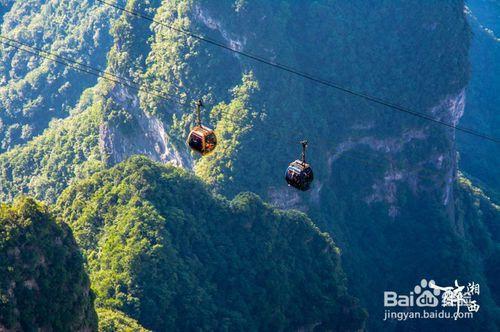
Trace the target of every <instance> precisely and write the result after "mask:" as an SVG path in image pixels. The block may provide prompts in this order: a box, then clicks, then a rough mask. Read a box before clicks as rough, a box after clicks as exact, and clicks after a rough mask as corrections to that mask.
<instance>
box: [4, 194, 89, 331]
mask: <svg viewBox="0 0 500 332" xmlns="http://www.w3.org/2000/svg"><path fill="white" fill-rule="evenodd" d="M0 262H1V264H0V330H2V331H35V330H36V331H95V330H96V329H97V316H96V313H95V311H94V306H93V302H94V296H93V294H92V292H91V291H90V283H89V279H88V276H87V274H86V272H85V270H84V268H83V259H82V256H81V254H80V251H79V249H78V246H77V244H76V243H75V240H74V238H73V236H72V233H71V231H70V230H69V228H68V226H67V225H66V224H63V223H60V222H56V221H55V220H54V218H53V217H52V215H51V214H50V213H49V212H48V211H47V207H45V206H42V205H39V204H37V203H36V202H34V201H33V200H30V199H26V198H20V199H18V200H16V201H15V203H14V204H13V205H5V204H3V205H2V206H1V207H0Z"/></svg>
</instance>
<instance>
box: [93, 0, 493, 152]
mask: <svg viewBox="0 0 500 332" xmlns="http://www.w3.org/2000/svg"><path fill="white" fill-rule="evenodd" d="M96 1H97V2H100V3H102V4H104V5H107V6H110V7H112V8H115V9H118V10H120V11H123V12H125V13H127V14H129V15H132V16H135V17H138V18H142V19H145V20H147V21H149V22H152V23H155V24H158V25H161V26H164V27H166V28H169V29H171V30H173V31H176V32H179V33H182V34H185V35H187V36H190V37H192V38H195V39H197V40H200V41H203V42H206V43H208V44H211V45H214V46H217V47H220V48H223V49H225V50H227V51H230V52H233V53H236V54H239V55H241V56H244V57H246V58H249V59H251V60H254V61H257V62H260V63H263V64H266V65H269V66H272V67H275V68H278V69H280V70H284V71H286V72H288V73H291V74H293V75H296V76H300V77H302V78H305V79H307V80H310V81H313V82H316V83H318V84H322V85H324V86H328V87H331V88H334V89H337V90H340V91H342V92H345V93H347V94H350V95H353V96H356V97H359V98H362V99H365V100H368V101H370V102H373V103H376V104H379V105H383V106H386V107H387V108H388V109H391V110H393V111H395V112H400V113H406V114H409V115H411V116H414V117H417V118H420V119H423V120H427V121H430V122H433V123H435V124H439V125H443V126H446V127H448V128H451V129H454V130H457V131H461V132H464V133H467V134H470V135H473V136H476V137H479V138H482V139H485V140H488V141H491V142H493V143H496V144H500V139H499V138H496V137H492V136H489V135H487V134H484V133H481V132H479V131H476V130H473V129H470V128H467V127H462V126H457V125H454V124H452V123H449V122H446V121H443V120H440V119H436V118H434V117H432V116H429V115H427V114H425V113H422V112H418V111H414V110H411V109H408V108H406V107H403V106H401V105H398V104H396V103H392V102H390V101H387V100H384V99H382V98H378V97H374V96H371V95H368V94H366V93H363V92H358V91H355V90H353V89H351V88H347V87H344V86H342V85H340V84H338V83H335V82H332V81H328V80H324V79H322V78H318V77H315V76H313V75H311V74H309V73H307V72H303V71H300V70H298V69H295V68H293V67H290V66H287V65H284V64H281V63H279V62H275V61H272V60H269V59H266V58H264V57H262V56H259V55H255V54H252V53H247V52H243V51H240V50H237V49H236V48H234V47H231V46H227V45H226V44H225V43H223V42H220V41H217V40H215V39H212V38H209V37H204V36H201V35H198V34H195V33H193V32H191V31H189V30H187V29H183V28H176V27H174V26H172V25H169V24H166V23H164V22H161V21H158V20H156V19H154V18H153V17H150V16H147V15H145V14H141V13H139V12H136V11H133V10H130V9H127V8H125V7H121V6H119V5H115V4H113V3H110V2H107V1H104V0H96Z"/></svg>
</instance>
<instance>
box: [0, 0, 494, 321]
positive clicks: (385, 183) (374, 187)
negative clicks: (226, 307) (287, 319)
mask: <svg viewBox="0 0 500 332" xmlns="http://www.w3.org/2000/svg"><path fill="white" fill-rule="evenodd" d="M39 2H40V3H52V4H53V5H55V4H56V3H58V1H39ZM66 2H67V3H72V2H73V1H66ZM16 3H17V2H16ZM19 3H21V2H19ZM118 3H119V4H120V5H125V1H120V2H118ZM126 5H127V6H128V8H130V9H133V10H137V11H140V12H144V13H148V15H152V16H154V17H155V19H157V20H160V21H163V22H167V23H169V24H173V25H174V26H176V27H182V28H185V29H189V30H191V31H194V32H196V33H200V34H202V35H207V36H210V37H213V38H216V39H220V40H223V41H224V42H226V43H227V44H228V45H231V46H232V47H236V48H238V49H241V50H244V51H246V50H248V51H256V52H257V51H258V52H259V54H261V55H263V56H265V57H268V58H270V59H274V60H277V61H279V62H283V63H286V64H289V65H292V66H296V67H299V68H301V69H303V70H305V71H308V72H311V73H313V74H315V75H317V76H320V77H324V78H326V79H332V80H334V81H336V82H340V83H342V84H345V85H348V86H350V87H352V88H355V89H357V90H360V91H366V92H373V93H374V94H376V95H377V96H379V97H382V98H387V99H389V100H394V101H397V102H398V103H400V104H402V105H405V106H408V107H411V108H412V109H416V110H418V111H421V112H425V113H426V114H429V115H431V116H433V117H436V118H438V119H440V120H443V121H446V122H450V123H454V124H456V123H458V121H459V120H460V117H461V116H462V114H463V111H464V105H465V97H466V92H465V91H466V90H465V87H466V85H467V81H468V73H469V70H468V69H469V67H468V52H469V49H468V46H469V40H470V37H471V35H470V30H469V27H468V25H467V22H466V19H465V15H464V12H463V5H464V4H463V2H462V1H458V0H456V1H455V0H453V1H451V0H450V1H439V2H438V1H436V2H432V1H431V2H421V1H407V2H398V1H380V2H377V5H376V6H372V5H371V4H369V3H367V2H366V1H361V0H359V1H349V2H337V1H329V0H322V1H315V2H308V1H284V0H283V1H273V2H269V1H263V0H262V1H259V0H254V1H217V2H215V1H206V0H205V1H204V0H199V1H182V0H177V1H168V2H167V1H159V0H157V1H151V2H147V3H146V2H138V1H127V2H126ZM28 7H29V6H28ZM28 7H26V8H28ZM34 8H35V7H34ZM89 8H90V7H89ZM105 12H106V13H107V14H106V15H108V16H107V21H106V24H108V23H109V24H110V25H111V29H110V30H109V35H110V38H112V41H110V45H109V52H108V54H107V70H109V71H111V72H113V73H116V74H118V75H120V76H124V77H129V78H134V79H136V80H138V81H141V82H142V84H143V87H145V88H146V89H147V90H150V91H152V90H153V89H155V90H156V89H159V90H161V91H165V92H166V93H169V94H172V95H174V96H176V98H175V99H176V100H175V103H174V102H172V103H169V102H167V101H165V100H163V99H161V98H155V97H154V96H151V95H148V94H147V93H144V92H143V93H138V92H137V91H135V90H134V89H130V88H125V87H123V86H121V85H119V84H111V83H108V82H105V81H103V80H100V81H99V82H98V83H97V85H96V87H94V88H91V89H89V90H87V91H86V92H85V93H84V94H83V96H82V97H81V98H80V101H79V103H78V105H77V107H76V109H75V110H74V111H73V112H71V113H72V114H73V115H72V116H71V117H69V118H67V119H64V120H60V121H56V122H54V123H53V124H52V125H51V127H50V128H49V129H47V130H46V131H45V133H44V134H43V135H41V136H40V137H37V138H36V139H34V140H31V141H30V142H28V143H27V144H26V145H23V146H21V147H18V148H14V149H12V150H11V151H9V152H7V153H5V154H3V155H2V156H0V173H1V176H0V187H1V188H0V189H1V195H2V198H3V199H7V200H11V199H13V198H14V197H15V196H16V195H18V194H20V193H29V194H30V195H34V196H36V197H37V198H39V199H43V200H46V201H49V202H54V201H55V200H56V199H57V197H58V196H59V195H60V194H61V192H62V191H63V190H64V189H65V188H66V187H67V186H68V185H69V184H71V183H73V182H74V181H75V180H76V179H83V178H86V177H87V176H89V175H90V174H92V173H94V172H96V171H99V170H102V169H104V168H106V167H108V166H111V165H114V164H117V163H120V162H121V161H123V160H126V159H127V158H128V157H129V156H131V155H134V154H137V153H140V154H144V155H147V156H149V157H150V158H152V159H154V160H158V161H162V162H168V163H173V164H176V165H178V166H182V167H184V168H187V169H193V170H194V171H195V173H196V174H197V175H199V176H200V177H201V178H202V179H203V180H204V181H206V182H207V183H209V184H210V186H211V187H212V188H213V189H214V190H215V191H216V192H218V193H222V194H225V195H227V196H228V197H229V198H231V197H233V196H236V195H237V194H238V193H239V192H241V191H247V190H250V191H253V192H256V193H258V194H259V195H261V196H262V197H263V198H264V199H265V200H268V201H270V202H272V203H273V204H274V205H277V206H280V207H283V208H299V209H301V210H303V211H305V212H307V213H308V214H309V216H311V217H312V219H313V220H314V221H315V223H316V224H318V225H319V226H320V227H321V228H322V229H323V230H327V231H328V232H330V234H331V236H332V237H333V238H334V239H335V241H336V243H337V244H338V245H339V246H340V248H341V249H342V252H343V257H344V259H343V264H344V266H345V268H346V272H347V276H348V280H349V283H350V284H349V286H350V287H349V289H350V290H352V291H353V292H354V293H355V294H356V295H357V296H359V297H360V298H361V300H362V303H363V304H364V305H366V306H368V309H369V311H370V313H371V317H372V321H371V323H370V324H372V325H371V326H372V327H373V328H374V329H382V328H383V329H390V328H393V329H396V330H397V329H399V328H401V326H400V325H397V324H394V326H390V325H387V324H385V325H380V324H381V323H380V322H379V318H380V315H381V312H380V301H381V296H382V293H383V291H384V290H387V289H396V290H407V289H408V288H409V287H411V286H412V285H414V284H416V283H417V282H418V281H419V280H420V279H421V278H422V277H423V276H425V277H428V278H435V279H437V280H442V281H443V282H449V283H450V284H451V283H452V282H453V281H454V279H456V278H458V279H460V280H472V279H476V280H481V281H482V283H481V284H482V285H483V287H484V288H483V290H484V301H485V302H486V303H488V305H485V306H484V307H483V309H484V310H482V312H481V315H480V317H479V319H477V320H474V321H472V322H470V324H471V325H470V326H465V327H464V329H476V330H478V329H480V326H481V324H489V325H485V326H488V327H489V328H492V329H493V328H495V324H496V323H495V320H494V319H492V318H493V317H495V316H494V315H495V310H498V306H497V305H496V304H495V302H496V303H498V297H496V295H495V294H498V289H497V288H495V280H497V278H498V271H496V270H495V268H494V266H495V262H497V261H498V235H496V234H497V233H496V232H497V231H498V228H496V226H495V225H497V224H498V208H497V206H496V205H495V204H493V203H492V202H491V201H489V200H488V199H479V200H477V199H476V198H475V196H474V195H475V194H474V192H475V190H473V189H471V188H473V187H472V186H471V185H468V184H466V183H467V181H465V182H462V183H460V182H457V178H458V176H457V172H456V171H457V160H456V147H455V134H454V132H452V131H451V130H449V129H446V128H442V127H439V126H435V125H432V124H429V123H427V122H422V121H421V120H418V119H414V118H412V117H408V116H406V115H401V114H397V113H392V112H390V111H388V110H386V109H383V108H382V107H379V106H373V105H371V104H369V103H367V102H364V101H361V100H357V99H352V98H350V97H348V96H345V95H343V94H341V93H337V92H335V91H330V90H327V89H324V88H322V87H318V86H316V85H312V84H310V83H308V82H306V81H302V80H300V79H296V78H294V77H292V76H288V74H284V73H281V72H279V71H275V70H274V69H269V68H267V67H264V66H261V65H257V64H255V63H253V62H250V61H248V60H246V59H245V58H243V57H241V56H236V55H233V54H231V53H226V52H224V51H220V50H218V49H217V48H214V47H213V46H208V45H205V44H203V43H202V42H201V41H199V40H194V39H193V38H188V37H186V36H184V35H182V34H178V33H174V32H173V31H171V30H169V29H167V28H165V27H159V26H157V25H154V24H152V25H150V24H149V23H148V22H145V21H144V20H138V19H137V18H133V17H131V16H127V15H122V14H119V13H116V12H114V11H105ZM93 13H94V11H91V10H89V11H88V12H87V15H89V16H92V15H93ZM26 15H27V16H28V15H30V13H29V12H28V13H27V14H26ZM395 18H397V19H395ZM18 23H19V25H20V26H23V25H24V23H23V22H22V21H21V22H18ZM49 29H50V28H49ZM96 52H97V51H96ZM99 52H102V51H99ZM99 54H100V53H99ZM21 67H23V66H21ZM78 75H81V74H78ZM14 82H15V80H14ZM62 83H63V81H61V86H62ZM5 84H6V86H10V85H12V86H14V85H15V83H11V82H10V81H7V82H6V83H5ZM88 86H90V85H88ZM88 86H85V87H88ZM82 91H83V89H82ZM200 97H202V98H203V99H204V100H205V101H206V104H207V105H208V110H207V111H206V112H205V113H204V121H205V122H206V123H207V124H208V123H209V124H210V125H211V126H215V128H216V131H217V133H218V134H219V136H220V138H221V139H220V145H219V148H218V149H217V150H216V152H215V153H214V154H213V155H211V156H209V157H207V158H203V159H198V158H197V157H195V156H194V155H192V154H190V153H189V152H188V151H187V149H186V146H185V142H184V138H185V136H186V134H187V130H188V129H189V126H190V123H191V122H192V120H193V117H192V110H191V109H190V107H189V106H184V107H181V106H179V105H178V104H177V102H181V103H183V102H189V101H191V100H194V99H198V98H200ZM60 116H64V114H62V115H60ZM305 137H307V138H309V140H310V141H311V145H310V155H309V158H310V161H311V162H312V163H313V165H314V167H315V172H316V175H317V177H316V183H315V186H314V188H313V190H312V192H311V193H308V194H299V193H297V192H294V191H290V190H288V188H287V187H286V186H284V185H283V181H282V177H283V174H282V173H283V170H284V167H285V166H286V165H287V163H288V162H289V161H290V160H292V159H294V158H296V157H298V154H299V152H300V151H299V149H300V147H299V145H298V144H297V141H298V140H299V139H302V138H305ZM464 138H466V139H470V140H472V144H474V142H476V141H474V138H472V137H469V136H467V137H465V136H464ZM475 144H477V142H476V143H475ZM494 166H495V165H491V166H490V168H491V169H494V168H495V167H494ZM481 197H482V196H481ZM477 202H480V204H479V205H478V204H477ZM409 235H414V239H412V241H410V242H409V241H408V236H409ZM484 243H487V245H483V244H484ZM401 267H405V271H400V269H401ZM367 271H369V272H367ZM490 288H491V289H490ZM432 323H434V322H430V323H427V322H424V323H422V324H423V325H417V328H418V327H419V328H421V329H424V328H426V327H427V328H429V325H425V324H432ZM405 324H406V323H405ZM415 324H421V323H420V322H416V323H415ZM437 324H438V325H439V324H440V323H439V322H438V323H437ZM433 327H435V326H433Z"/></svg>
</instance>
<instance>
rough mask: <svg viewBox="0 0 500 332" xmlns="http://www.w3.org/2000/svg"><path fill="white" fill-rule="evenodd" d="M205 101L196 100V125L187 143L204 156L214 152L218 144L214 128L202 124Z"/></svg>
mask: <svg viewBox="0 0 500 332" xmlns="http://www.w3.org/2000/svg"><path fill="white" fill-rule="evenodd" d="M202 107H203V102H202V101H201V100H198V101H197V102H196V126H195V127H194V128H193V129H192V130H191V132H190V133H189V136H188V139H187V144H188V145H189V147H190V148H191V149H192V150H194V151H196V152H198V153H200V154H201V155H202V156H204V155H207V154H209V153H210V152H212V151H213V150H214V149H215V147H216V146H217V137H216V136H215V133H214V131H213V130H212V129H210V128H208V127H205V126H203V125H202V124H201V108H202Z"/></svg>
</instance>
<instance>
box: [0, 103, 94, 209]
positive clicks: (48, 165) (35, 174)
mask: <svg viewBox="0 0 500 332" xmlns="http://www.w3.org/2000/svg"><path fill="white" fill-rule="evenodd" d="M101 123H102V116H101V111H100V107H99V104H96V105H95V106H93V107H92V108H90V109H88V110H87V111H85V112H82V113H80V114H77V115H75V116H74V117H71V118H69V119H65V120H56V121H53V122H52V123H51V126H50V128H49V129H47V131H46V132H45V133H44V135H42V136H39V137H37V138H36V139H34V140H33V141H31V142H30V143H28V144H27V145H25V146H23V147H19V148H16V149H14V150H12V151H10V152H8V153H5V154H2V155H0V174H1V177H0V188H1V190H0V195H1V197H2V199H3V200H12V199H13V198H14V197H16V196H17V195H19V194H23V193H27V192H29V193H30V194H31V195H32V196H34V197H36V198H37V199H41V200H46V201H49V202H50V201H54V200H55V199H56V197H57V196H58V194H59V193H60V192H61V191H62V190H63V189H64V188H65V187H66V186H67V185H68V184H69V183H71V181H72V180H73V179H78V178H83V177H86V176H88V175H89V174H91V173H93V172H95V171H96V170H98V169H101V168H102V167H103V166H104V160H103V159H104V158H103V157H102V156H101V152H100V148H99V128H100V124H101Z"/></svg>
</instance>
